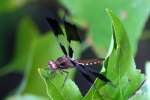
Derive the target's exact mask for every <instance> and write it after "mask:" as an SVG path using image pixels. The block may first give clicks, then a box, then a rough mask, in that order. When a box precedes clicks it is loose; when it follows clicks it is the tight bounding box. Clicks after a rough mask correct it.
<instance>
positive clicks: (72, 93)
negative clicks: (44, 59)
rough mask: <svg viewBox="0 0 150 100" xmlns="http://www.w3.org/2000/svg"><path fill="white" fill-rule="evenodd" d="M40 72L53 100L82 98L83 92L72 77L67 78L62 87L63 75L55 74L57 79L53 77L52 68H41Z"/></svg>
mask: <svg viewBox="0 0 150 100" xmlns="http://www.w3.org/2000/svg"><path fill="white" fill-rule="evenodd" d="M39 73H40V75H41V77H42V79H43V80H44V83H45V85H46V90H47V94H48V96H49V98H50V99H51V100H71V99H72V100H80V99H81V98H82V96H81V93H80V91H79V89H78V88H77V86H76V85H75V84H74V82H73V81H71V80H70V79H68V80H66V82H65V85H64V87H62V84H61V83H62V82H63V81H64V79H63V78H61V75H58V74H57V76H55V79H53V80H52V79H51V78H50V77H51V74H50V70H46V69H39Z"/></svg>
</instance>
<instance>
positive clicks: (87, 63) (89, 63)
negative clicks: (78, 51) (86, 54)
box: [78, 59, 102, 66]
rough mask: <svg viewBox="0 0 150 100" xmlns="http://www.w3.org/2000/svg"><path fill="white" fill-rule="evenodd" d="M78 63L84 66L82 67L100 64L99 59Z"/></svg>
mask: <svg viewBox="0 0 150 100" xmlns="http://www.w3.org/2000/svg"><path fill="white" fill-rule="evenodd" d="M78 62H79V64H81V65H84V66H89V65H90V66H91V65H98V64H102V60H101V59H89V60H78Z"/></svg>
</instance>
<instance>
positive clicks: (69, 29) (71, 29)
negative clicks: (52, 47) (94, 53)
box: [64, 21, 81, 58]
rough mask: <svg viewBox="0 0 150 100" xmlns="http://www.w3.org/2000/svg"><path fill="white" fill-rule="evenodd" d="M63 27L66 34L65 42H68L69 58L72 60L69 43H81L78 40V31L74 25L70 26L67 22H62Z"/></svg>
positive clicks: (71, 50)
mask: <svg viewBox="0 0 150 100" xmlns="http://www.w3.org/2000/svg"><path fill="white" fill-rule="evenodd" d="M64 26H65V31H66V34H67V40H68V42H69V47H68V52H69V57H71V58H72V57H73V49H72V47H71V46H70V43H71V40H75V41H79V42H81V39H80V37H79V34H78V30H79V29H78V28H77V26H76V25H74V24H71V23H69V22H67V21H64Z"/></svg>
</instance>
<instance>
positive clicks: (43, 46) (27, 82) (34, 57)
mask: <svg viewBox="0 0 150 100" xmlns="http://www.w3.org/2000/svg"><path fill="white" fill-rule="evenodd" d="M75 44H76V45H75ZM77 44H78V43H74V44H73V46H74V47H76V46H77ZM77 47H78V46H77ZM77 52H78V50H77ZM28 55H30V56H28V62H27V63H26V65H27V69H26V70H25V76H24V80H23V82H22V84H21V86H20V88H19V89H18V93H19V94H22V93H32V94H36V95H40V96H45V95H46V91H45V88H44V85H43V82H42V81H41V78H40V77H39V75H38V71H37V68H38V67H40V68H42V67H43V68H45V67H47V63H48V61H50V60H56V59H57V58H58V57H60V56H62V55H63V53H62V51H61V49H60V47H59V44H58V42H57V41H56V38H55V37H54V35H53V34H52V33H48V34H46V35H44V36H41V37H39V38H38V39H35V40H34V41H33V42H32V44H31V49H30V52H29V54H28ZM68 72H70V74H72V75H73V73H74V71H73V70H72V71H70V70H69V71H68ZM72 75H71V77H73V76H72ZM60 77H61V78H63V77H64V75H61V76H60ZM63 80H64V78H63ZM63 80H62V81H57V82H56V83H58V84H60V85H61V83H62V84H63Z"/></svg>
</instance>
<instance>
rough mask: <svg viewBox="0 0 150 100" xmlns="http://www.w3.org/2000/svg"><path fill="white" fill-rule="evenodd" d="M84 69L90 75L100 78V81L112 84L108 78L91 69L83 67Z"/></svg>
mask: <svg viewBox="0 0 150 100" xmlns="http://www.w3.org/2000/svg"><path fill="white" fill-rule="evenodd" d="M82 67H83V68H84V69H85V70H86V71H88V72H89V73H91V74H92V75H94V76H95V77H98V78H99V79H100V80H102V81H104V82H106V83H107V82H111V81H110V80H109V79H108V78H106V77H105V76H104V75H102V74H100V73H99V72H97V71H95V70H93V69H91V68H89V67H85V66H83V65H82Z"/></svg>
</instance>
